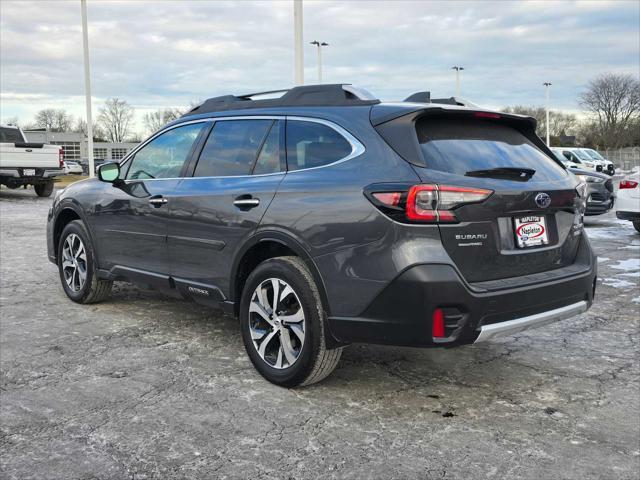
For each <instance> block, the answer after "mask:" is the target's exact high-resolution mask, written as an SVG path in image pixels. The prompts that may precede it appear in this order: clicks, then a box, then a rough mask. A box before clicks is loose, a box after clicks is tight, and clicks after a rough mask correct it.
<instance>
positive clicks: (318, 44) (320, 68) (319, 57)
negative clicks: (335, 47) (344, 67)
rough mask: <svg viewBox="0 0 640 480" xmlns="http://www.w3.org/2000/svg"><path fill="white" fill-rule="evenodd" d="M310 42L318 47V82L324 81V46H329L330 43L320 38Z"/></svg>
mask: <svg viewBox="0 0 640 480" xmlns="http://www.w3.org/2000/svg"><path fill="white" fill-rule="evenodd" d="M309 43H310V44H311V45H316V46H317V47H318V83H322V47H328V46H329V44H328V43H326V42H319V41H318V40H314V41H313V42H309Z"/></svg>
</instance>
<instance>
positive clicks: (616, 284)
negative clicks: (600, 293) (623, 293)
mask: <svg viewBox="0 0 640 480" xmlns="http://www.w3.org/2000/svg"><path fill="white" fill-rule="evenodd" d="M602 283H603V284H604V285H606V286H607V287H613V288H625V287H635V286H636V284H635V283H633V282H627V281H626V280H622V279H621V278H605V279H603V280H602Z"/></svg>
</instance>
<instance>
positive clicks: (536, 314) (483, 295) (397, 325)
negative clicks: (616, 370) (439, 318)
mask: <svg viewBox="0 0 640 480" xmlns="http://www.w3.org/2000/svg"><path fill="white" fill-rule="evenodd" d="M595 279H596V261H595V257H594V255H593V253H592V251H591V248H590V247H589V244H588V242H587V241H586V239H584V238H583V239H582V241H581V248H580V250H579V253H578V258H576V262H575V263H574V264H573V265H571V266H570V267H566V268H560V269H556V270H551V271H547V272H542V273H539V274H534V275H527V276H524V277H514V278H509V279H503V280H497V281H491V282H481V283H475V284H469V283H467V282H465V281H464V280H463V279H462V278H461V276H460V275H459V274H458V272H457V271H456V270H455V269H454V268H453V267H452V266H451V265H442V264H426V265H425V264H423V265H415V266H413V267H411V268H409V269H407V270H405V271H404V272H403V273H401V274H400V275H399V276H398V277H396V279H395V280H393V281H392V282H391V283H390V284H389V285H388V286H387V287H386V288H385V289H384V290H383V291H382V292H381V293H380V294H379V295H378V296H377V297H376V298H375V299H374V301H373V302H372V303H371V304H370V305H369V307H367V309H366V310H365V311H364V312H363V313H362V315H360V316H358V317H330V318H329V328H330V330H331V333H332V334H333V336H334V337H335V339H336V340H337V341H339V342H342V343H349V342H364V343H381V344H389V345H401V346H414V347H436V346H445V347H454V346H459V345H465V344H470V343H474V342H476V341H482V340H485V339H488V338H491V337H494V336H497V335H498V334H500V335H508V334H509V333H515V332H517V331H520V330H524V329H528V328H533V327H535V326H540V325H544V324H547V323H550V322H554V321H558V320H562V319H565V318H568V317H570V316H573V315H577V314H579V313H581V312H583V311H585V310H586V309H588V308H589V307H590V306H591V303H592V302H593V296H594V291H595ZM436 309H442V310H443V311H444V312H445V324H446V335H447V336H446V338H435V339H434V338H433V337H432V320H431V319H432V316H433V312H434V311H435V310H436ZM483 332H484V333H483Z"/></svg>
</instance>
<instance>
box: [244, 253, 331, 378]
mask: <svg viewBox="0 0 640 480" xmlns="http://www.w3.org/2000/svg"><path fill="white" fill-rule="evenodd" d="M270 278H277V279H279V280H282V281H284V282H286V283H287V284H288V285H289V286H290V287H291V288H292V289H293V291H294V292H295V295H296V296H297V298H298V299H299V304H300V307H302V311H303V312H304V320H303V321H304V342H302V345H301V346H300V347H299V350H298V352H299V353H298V357H297V359H296V360H295V361H294V362H293V363H292V364H291V365H289V366H287V367H286V368H280V369H278V368H274V367H273V366H272V365H271V364H269V363H268V362H267V361H266V360H264V359H263V358H262V357H261V356H260V354H259V353H258V350H257V348H256V345H254V342H253V339H252V338H251V328H250V313H249V307H250V303H251V301H252V297H253V296H254V292H255V291H256V289H257V288H258V286H259V285H261V284H263V282H265V281H266V280H268V279H270ZM272 295H273V294H272ZM254 315H255V314H254ZM240 325H241V330H242V339H243V341H244V345H245V348H246V350H247V354H248V355H249V358H250V359H251V362H252V363H253V365H254V367H255V368H256V370H258V372H259V373H260V374H261V375H262V376H263V377H264V378H266V379H267V380H269V381H270V382H271V383H274V384H276V385H280V386H283V387H296V386H304V385H311V384H312V383H316V382H319V381H321V380H323V379H324V378H325V377H327V376H328V375H329V374H330V373H331V372H333V370H334V369H335V368H336V366H337V365H338V361H339V360H340V356H341V355H342V348H335V349H331V350H329V349H327V346H326V342H325V328H326V314H325V312H324V308H323V307H322V301H321V299H320V293H319V292H318V288H317V286H316V284H315V281H314V280H313V277H312V275H311V273H310V272H309V269H308V268H307V267H306V265H305V264H304V262H303V261H302V260H301V259H300V258H298V257H277V258H272V259H269V260H265V261H264V262H262V263H261V264H260V265H258V266H257V267H256V269H255V270H254V271H253V272H251V274H250V275H249V278H247V281H246V283H245V285H244V289H243V291H242V297H241V300H240ZM274 330H275V328H274ZM277 335H278V337H277V338H278V339H279V338H280V336H281V334H280V333H278V334H277ZM292 338H295V337H292Z"/></svg>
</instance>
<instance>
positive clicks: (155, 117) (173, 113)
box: [143, 108, 184, 134]
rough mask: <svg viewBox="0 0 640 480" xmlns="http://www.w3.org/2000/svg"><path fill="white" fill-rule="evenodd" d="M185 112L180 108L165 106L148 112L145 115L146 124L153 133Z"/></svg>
mask: <svg viewBox="0 0 640 480" xmlns="http://www.w3.org/2000/svg"><path fill="white" fill-rule="evenodd" d="M183 113H184V112H183V111H182V110H180V109H179V108H164V109H162V108H161V109H160V110H156V111H155V112H150V113H146V114H145V115H144V117H143V122H144V126H145V127H146V129H147V131H148V132H149V133H150V134H151V133H154V132H156V131H158V130H160V129H161V128H162V127H163V126H164V125H166V124H167V123H169V122H172V121H173V120H175V119H177V118H179V117H181V116H182V114H183Z"/></svg>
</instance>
